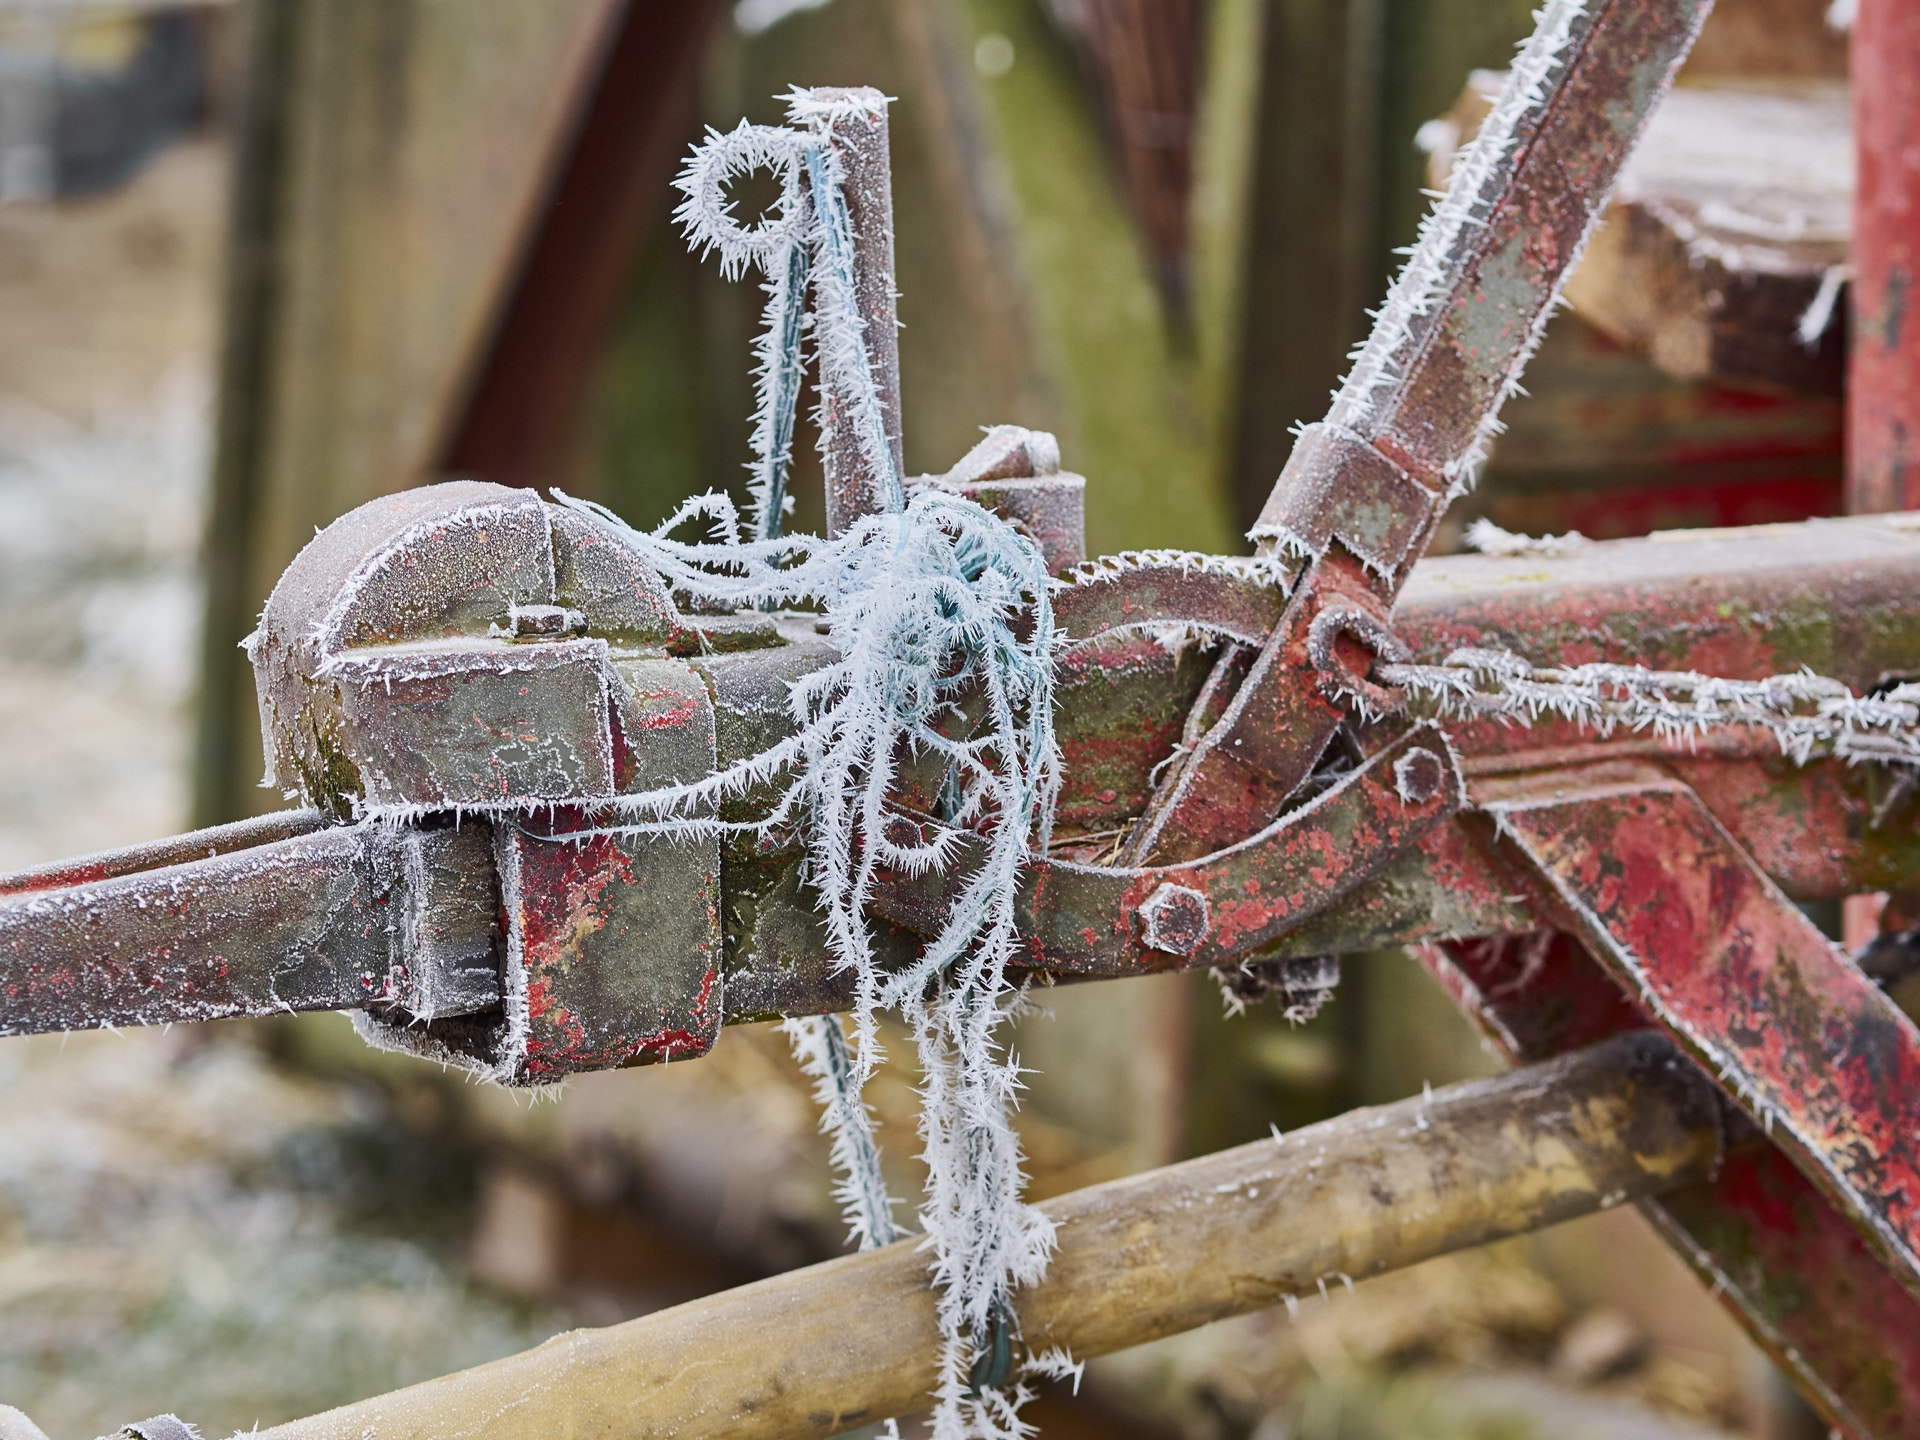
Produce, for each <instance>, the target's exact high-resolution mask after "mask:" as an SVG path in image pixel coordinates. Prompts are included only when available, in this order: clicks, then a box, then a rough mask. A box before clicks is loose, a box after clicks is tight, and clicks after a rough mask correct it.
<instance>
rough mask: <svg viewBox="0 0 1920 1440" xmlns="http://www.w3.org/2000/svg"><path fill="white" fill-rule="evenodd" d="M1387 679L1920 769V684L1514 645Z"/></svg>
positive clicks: (1606, 723)
mask: <svg viewBox="0 0 1920 1440" xmlns="http://www.w3.org/2000/svg"><path fill="white" fill-rule="evenodd" d="M1377 674H1378V678H1379V679H1380V681H1381V683H1383V684H1386V685H1395V686H1399V687H1401V688H1403V689H1405V690H1407V691H1409V692H1410V693H1411V694H1413V695H1415V696H1416V697H1419V698H1421V699H1424V700H1425V701H1426V702H1427V703H1428V704H1429V705H1430V706H1432V707H1433V708H1434V709H1435V710H1437V711H1438V712H1439V713H1440V714H1442V715H1451V716H1458V717H1462V718H1466V719H1495V720H1499V721H1501V722H1503V723H1506V724H1519V725H1531V724H1532V723H1533V722H1534V721H1535V720H1537V719H1539V718H1540V717H1541V716H1543V715H1550V716H1555V717H1557V718H1559V719H1562V720H1570V721H1573V722H1574V723H1575V724H1578V725H1582V726H1585V727H1586V728H1588V729H1590V730H1596V731H1598V732H1599V733H1601V734H1603V735H1604V734H1609V733H1611V732H1612V731H1614V730H1620V729H1625V730H1649V731H1652V732H1653V734H1654V735H1655V736H1656V737H1658V738H1659V739H1662V740H1680V741H1685V742H1687V743H1689V744H1691V743H1693V742H1694V741H1696V740H1698V739H1699V738H1700V737H1701V736H1703V735H1705V734H1706V733H1707V732H1708V731H1709V730H1715V729H1722V728H1727V727H1740V726H1747V727H1756V728H1759V729H1762V730H1765V731H1767V732H1768V733H1770V734H1771V735H1772V736H1773V738H1774V740H1775V741H1776V742H1777V743H1778V744H1779V746H1780V751H1781V753H1782V754H1783V755H1785V756H1786V757H1787V758H1788V759H1790V760H1792V761H1794V762H1795V763H1796V764H1801V765H1804V764H1806V763H1807V762H1808V761H1809V760H1812V759H1814V758H1815V757H1816V756H1817V755H1823V754H1824V755H1834V756H1837V757H1839V758H1840V759H1843V760H1846V761H1847V762H1848V763H1850V764H1860V763H1862V762H1866V761H1873V762H1877V763H1880V764H1892V765H1901V766H1905V767H1908V768H1916V767H1920V684H1900V685H1894V686H1892V687H1890V688H1889V689H1887V690H1885V691H1882V692H1880V693H1877V694H1873V695H1856V694H1854V693H1853V691H1851V690H1849V689H1848V688H1847V687H1846V686H1845V685H1843V684H1841V683H1840V682H1839V681H1838V680H1833V679H1829V678H1828V677H1826V676H1824V675H1816V674H1814V673H1813V672H1812V671H1811V670H1801V671H1797V672H1795V673H1793V674H1789V675H1770V676H1768V677H1766V678H1765V679H1762V680H1728V679H1723V678H1721V677H1719V676H1714V675H1702V674H1700V673H1699V672H1697V671H1693V670H1650V669H1648V668H1647V667H1645V666H1643V665H1616V664H1608V663H1604V662H1602V663H1596V664H1591V665H1535V664H1533V663H1532V662H1531V661H1529V660H1527V659H1525V658H1524V657H1522V656H1519V655H1516V654H1514V653H1513V652H1512V651H1510V650H1473V649H1466V650H1455V651H1454V652H1453V653H1452V654H1450V655H1448V656H1447V658H1446V660H1445V661H1444V662H1442V663H1441V664H1439V665H1403V664H1390V665H1383V666H1381V667H1380V668H1379V670H1378V672H1377Z"/></svg>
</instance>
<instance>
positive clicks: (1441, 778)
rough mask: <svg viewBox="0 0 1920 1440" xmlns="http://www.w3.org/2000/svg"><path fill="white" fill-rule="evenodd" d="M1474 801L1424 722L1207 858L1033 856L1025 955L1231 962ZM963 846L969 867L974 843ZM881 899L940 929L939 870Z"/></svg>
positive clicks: (1091, 960)
mask: <svg viewBox="0 0 1920 1440" xmlns="http://www.w3.org/2000/svg"><path fill="white" fill-rule="evenodd" d="M1464 798H1465V789H1464V785H1463V783H1462V780H1461V777H1460V771H1459V766H1458V764H1457V763H1456V762H1455V760H1454V758H1453V754H1452V752H1451V750H1449V748H1448V746H1447V741H1446V737H1445V736H1444V735H1442V734H1441V733H1440V731H1439V729H1438V728H1437V727H1435V726H1431V725H1421V726H1416V727H1414V728H1413V729H1412V730H1411V731H1410V732H1409V733H1408V734H1406V735H1404V736H1402V737H1401V738H1400V739H1399V740H1397V741H1396V742H1394V743H1393V744H1391V745H1388V746H1386V747H1385V748H1383V749H1382V750H1380V751H1379V752H1378V753H1376V754H1374V755H1373V756H1371V757H1369V758H1368V759H1367V760H1366V761H1365V762H1364V763H1362V764H1361V765H1360V766H1359V767H1358V768H1357V769H1355V770H1354V771H1352V772H1351V773H1349V774H1347V775H1344V776H1342V777H1341V778H1340V779H1339V780H1338V781H1336V782H1335V783H1334V784H1333V785H1332V786H1331V787H1330V788H1329V789H1327V790H1326V791H1324V792H1323V793H1322V794H1320V795H1319V796H1316V797H1315V798H1314V799H1313V800H1312V801H1310V802H1308V803H1307V804H1305V805H1303V806H1301V807H1300V808H1299V809H1297V810H1293V811H1290V812H1288V813H1287V814H1286V815H1284V816H1282V817H1281V818H1280V819H1278V820H1276V821H1274V822H1273V824H1271V825H1269V826H1267V827H1266V829H1264V830H1262V831H1261V832H1260V833H1259V834H1257V835H1254V836H1251V837H1250V838H1248V839H1246V840H1243V841H1241V842H1240V843H1239V844H1238V845H1233V846H1229V847H1228V848H1227V849H1225V850H1222V851H1220V852H1218V853H1217V854H1214V855H1209V856H1206V857H1204V858H1202V859H1200V860H1196V861H1193V862H1191V863H1187V864H1179V865H1146V866H1134V867H1117V866H1104V865H1087V864H1076V863H1074V862H1071V861H1066V860H1036V861H1034V862H1033V863H1032V864H1031V865H1029V866H1028V867H1027V870H1026V872H1025V874H1024V876H1023V877H1022V880H1021V887H1020V904H1019V915H1020V920H1021V924H1020V931H1021V935H1022V937H1023V938H1024V940H1025V942H1026V948H1027V956H1026V963H1027V965H1028V966H1029V967H1030V968H1031V969H1034V970H1039V971H1045V972H1047V973H1048V974H1051V975H1054V976H1058V977H1071V978H1088V979H1092V978H1099V977H1112V976H1121V975H1138V974H1147V973H1151V972H1152V971H1155V970H1165V969H1171V968H1175V967H1178V968H1187V967H1189V966H1220V965H1228V964H1232V963H1234V962H1236V961H1239V960H1242V959H1244V958H1246V957H1247V956H1249V955H1252V954H1254V953H1255V952H1256V951H1258V950H1260V949H1261V948H1262V947H1264V946H1266V945H1268V944H1271V943H1272V942H1273V941H1274V940H1275V939H1277V938H1279V937H1280V936H1281V935H1283V934H1285V933H1286V932H1287V931H1289V930H1292V929H1295V928H1297V927H1298V926H1299V925H1300V924H1301V923H1302V922H1304V921H1305V920H1307V919H1309V918H1310V917H1312V916H1313V915H1316V914H1318V913H1319V912H1321V911H1322V910H1325V909H1326V908H1327V907H1328V906H1330V905H1332V904H1334V903H1335V902H1336V901H1338V900H1339V899H1340V898H1341V897H1342V896H1343V895H1345V894H1347V893H1348V892H1349V891H1350V890H1352V889H1353V888H1354V887H1355V886H1356V885H1359V884H1360V883H1361V882H1363V881H1365V880H1368V879H1371V878H1372V877H1374V876H1375V875H1377V874H1379V873H1380V871H1381V870H1383V869H1385V868H1386V866H1387V865H1388V864H1389V863H1390V862H1391V861H1392V860H1393V859H1394V858H1395V857H1396V856H1398V855H1399V854H1401V853H1402V852H1403V851H1405V850H1406V849H1407V848H1408V847H1410V846H1412V845H1414V844H1415V843H1417V842H1418V841H1419V840H1420V838H1421V837H1422V836H1424V835H1426V834H1427V833H1428V832H1429V831H1431V830H1432V829H1433V828H1434V827H1435V826H1436V825H1439V824H1440V823H1442V822H1443V821H1445V820H1446V819H1447V818H1448V817H1449V816H1451V815H1452V814H1453V813H1454V811H1456V810H1457V809H1458V808H1459V806H1460V803H1461V801H1462V800H1463V799H1464ZM961 855H962V858H961V861H960V863H961V865H962V866H963V867H964V865H965V863H966V851H965V848H964V847H963V848H962V851H961ZM872 909H873V911H874V913H875V914H877V915H880V916H882V917H883V918H885V919H888V920H891V921H893V922H894V923H895V924H897V925H899V926H901V927H903V928H904V929H907V930H909V931H912V932H914V933H916V934H921V935H927V936H931V935H935V934H938V933H939V930H940V927H941V925H942V923H943V920H944V917H945V913H946V897H945V895H944V893H943V887H942V883H941V877H940V876H931V877H929V876H911V877H909V876H890V877H887V878H886V879H885V880H883V882H882V883H881V884H880V885H879V886H878V887H877V889H876V891H875V895H874V901H873V905H872Z"/></svg>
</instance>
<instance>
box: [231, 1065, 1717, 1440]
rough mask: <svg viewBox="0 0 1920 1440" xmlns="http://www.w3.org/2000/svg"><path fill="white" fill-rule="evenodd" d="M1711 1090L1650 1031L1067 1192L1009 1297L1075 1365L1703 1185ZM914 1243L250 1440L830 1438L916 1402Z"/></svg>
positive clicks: (925, 1365)
mask: <svg viewBox="0 0 1920 1440" xmlns="http://www.w3.org/2000/svg"><path fill="white" fill-rule="evenodd" d="M1720 1115H1721V1111H1720V1102H1719V1100H1718V1098H1717V1096H1716V1095H1715V1092H1714V1090H1713V1087H1712V1086H1711V1085H1709V1084H1708V1083H1707V1082H1706V1081H1705V1080H1704V1079H1702V1078H1701V1077H1700V1075H1699V1074H1698V1072H1697V1071H1695V1070H1694V1069H1693V1067H1692V1066H1691V1065H1689V1064H1687V1063H1686V1062H1685V1061H1684V1060H1682V1059H1680V1058H1679V1056H1678V1055H1677V1054H1676V1053H1675V1052H1674V1050H1673V1048H1672V1047H1671V1045H1670V1044H1669V1043H1668V1042H1666V1041H1665V1040H1663V1039H1661V1038H1659V1037H1657V1036H1652V1035H1636V1036H1625V1037H1621V1038H1620V1039H1617V1040H1613V1041H1609V1042H1607V1043H1605V1044H1602V1045H1598V1046H1595V1047H1594V1048H1593V1049H1591V1050H1588V1051H1585V1052H1582V1053H1580V1054H1578V1055H1572V1056H1568V1057H1566V1058H1564V1059H1562V1060H1558V1061H1554V1062H1550V1063H1548V1064H1546V1065H1541V1066H1535V1067H1533V1068H1531V1069H1527V1070H1522V1071H1518V1072H1516V1073H1514V1074H1512V1075H1507V1076H1503V1077H1501V1078H1499V1079H1496V1080H1481V1081H1474V1082H1471V1083H1468V1084H1464V1085H1455V1086H1450V1087H1448V1088H1447V1089H1445V1090H1441V1091H1438V1092H1436V1093H1435V1094H1433V1095H1432V1096H1430V1097H1426V1098H1422V1099H1415V1100H1407V1101H1402V1102H1401V1103H1399V1104H1397V1105H1389V1106H1384V1107H1382V1108H1380V1109H1376V1110H1361V1111H1356V1112H1354V1113H1352V1114H1348V1115H1344V1116H1342V1117H1340V1118H1339V1119H1336V1120H1331V1121H1328V1122H1326V1123H1324V1124H1321V1125H1315V1126H1311V1127H1309V1128H1307V1129H1304V1130H1299V1131H1296V1132H1294V1133H1293V1134H1292V1135H1290V1136H1288V1137H1287V1138H1286V1139H1285V1140H1283V1141H1281V1142H1279V1143H1277V1144H1276V1143H1275V1142H1273V1141H1271V1140H1262V1141H1258V1142H1256V1143H1255V1144H1252V1145H1245V1146H1241V1147H1240V1148H1239V1149H1236V1150H1228V1151H1225V1152H1223V1153H1221V1154H1218V1155H1211V1156H1207V1157H1205V1158H1203V1159H1199V1160H1191V1161H1188V1162H1186V1163H1185V1164H1181V1165H1175V1166H1171V1167H1168V1168H1167V1169H1164V1170H1156V1171H1153V1172H1151V1173H1148V1174H1145V1175H1137V1176H1134V1177H1132V1178H1130V1179H1126V1180H1119V1181H1115V1182H1112V1183H1110V1184H1106V1185H1098V1186H1094V1187H1092V1188H1091V1189H1087V1190H1082V1191H1077V1192H1075V1193H1074V1194H1071V1195H1066V1196H1062V1197H1060V1198H1058V1199H1055V1200H1051V1201H1048V1202H1046V1203H1045V1204H1044V1205H1043V1206H1042V1207H1041V1208H1042V1209H1043V1210H1045V1211H1046V1212H1047V1214H1048V1215H1049V1216H1050V1217H1051V1218H1052V1219H1053V1220H1054V1222H1055V1223H1056V1224H1057V1225H1058V1227H1059V1237H1060V1246H1059V1250H1058V1251H1057V1253H1056V1254H1055V1256H1054V1259H1053V1263H1052V1265H1051V1267H1050V1269H1049V1272H1048V1275H1047V1278H1046V1279H1045V1280H1044V1281H1042V1282H1041V1283H1040V1284H1039V1285H1037V1286H1035V1287H1034V1288H1033V1289H1031V1290H1029V1291H1025V1292H1022V1294H1021V1295H1020V1296H1019V1297H1017V1304H1018V1308H1019V1312H1020V1321H1021V1333H1022V1334H1023V1336H1024V1337H1025V1342H1026V1344H1027V1346H1028V1347H1029V1348H1030V1349H1031V1350H1033V1351H1040V1350H1043V1349H1045V1348H1047V1347H1049V1346H1064V1347H1066V1348H1067V1349H1069V1350H1070V1351H1071V1352H1072V1353H1073V1354H1074V1355H1075V1356H1076V1357H1081V1358H1090V1357H1092V1356H1095V1355H1101V1354H1106V1353H1108V1352H1110V1351H1114V1350H1119V1349H1124V1348H1126V1347H1128V1346H1131V1345H1138V1344H1142V1343H1144V1342H1146V1341H1148V1340H1153V1339H1157V1338H1159V1337H1161V1336H1164V1335H1170V1334H1175V1333H1178V1332H1180V1331H1183V1330H1190V1329H1193V1328H1195V1327H1197V1326H1200V1325H1204V1324H1206V1323H1208V1322H1209V1321H1212V1320H1217V1319H1221V1318H1223V1317H1225V1316H1228V1315H1236V1314H1243V1313H1245V1312H1247V1311H1250V1310H1258V1309H1263V1308H1265V1307H1267V1306H1270V1305H1274V1304H1277V1303H1279V1302H1281V1301H1282V1300H1284V1299H1287V1298H1289V1297H1291V1296H1296V1295H1299V1296H1305V1295H1311V1294H1313V1293H1314V1292H1315V1291H1316V1290H1317V1289H1318V1288H1320V1286H1321V1285H1323V1284H1330V1283H1335V1282H1339V1281H1341V1280H1344V1279H1353V1280H1360V1279H1364V1278H1366V1277H1368V1276H1371V1275H1377V1274H1380V1273H1383V1272H1385V1271H1388V1270H1393V1269H1397V1268H1400V1267H1402V1266H1406V1265H1412V1264H1415V1263H1417V1262H1419V1261H1421V1260H1425V1259H1428V1258H1431V1257H1432V1256H1435V1255H1441V1254H1445V1253H1447V1252H1449V1251H1453V1250H1458V1249H1462V1248H1465V1247H1468V1246H1472V1245H1480V1244H1485V1243H1487V1242H1488V1241H1491V1240H1495V1239H1499V1238H1502V1237H1504V1236H1508V1235H1515V1234H1521V1233H1525V1232H1527V1231H1531V1230H1535V1229H1539V1228H1541V1227H1543V1226H1547V1225H1552V1224H1557V1223H1559V1222H1560V1221H1563V1220H1569V1219H1572V1218H1574V1217H1575V1216H1579V1215H1586V1214H1591V1213H1593V1212H1594V1211H1596V1210H1603V1209H1606V1208H1608V1207H1610V1206H1613V1205H1616V1204H1620V1203H1622V1202H1624V1201H1627V1200H1631V1199H1634V1198H1637V1197H1639V1196H1643V1195H1648V1194H1654V1193H1658V1192H1661V1191H1665V1190H1670V1189H1673V1188H1676V1187H1678V1186H1681V1185H1685V1184H1688V1183H1691V1182H1695V1181H1699V1180H1701V1179H1704V1178H1705V1177H1707V1176H1709V1175H1711V1174H1712V1173H1713V1172H1714V1170H1715V1169H1716V1167H1717V1166H1718V1164H1719V1161H1720V1155H1721V1148H1722V1139H1721V1120H1720ZM926 1265H927V1260H926V1256H925V1254H924V1252H922V1251H921V1250H920V1248H919V1241H918V1240H917V1239H911V1240H905V1241H901V1242H900V1243H898V1244H895V1245H890V1246H888V1247H886V1248H885V1249H881V1250H875V1251H869V1252H867V1253H866V1254H863V1255H857V1256H849V1257H847V1258H845V1259H840V1260H833V1261H829V1262H827V1263H826V1264H824V1265H816V1266H812V1267H810V1268H808V1269H805V1270H799V1271H795V1272H793V1273H791V1274H787V1275H782V1276H779V1277H777V1278H774V1279H771V1280H765V1281H762V1282H760V1283H758V1284H755V1285H749V1286H746V1287H744V1288H742V1289H739V1290H733V1291H729V1292H727V1293H725V1294H722V1295H716V1296H712V1297H710V1298H708V1299H705V1300H700V1301H695V1302H694V1303H692V1304H689V1305H682V1306H679V1307H677V1308H676V1309H672V1310H667V1311H662V1312H660V1313H658V1314H655V1315H650V1316H646V1317H643V1318H641V1319H639V1320H633V1321H629V1322H627V1323H626V1324H624V1325H617V1326H613V1327H611V1328H608V1329H604V1330H578V1331H573V1332H571V1333H569V1334H566V1335H562V1336H559V1337H557V1338H555V1339H553V1340H550V1341H548V1342H547V1343H546V1344H545V1345H542V1346H540V1347H539V1348H537V1349H534V1350H530V1351H527V1352H525V1353H523V1354H521V1355H516V1356H513V1357H511V1358H508V1359H505V1360H500V1361H496V1362H494V1363H492V1364H488V1365H481V1366H477V1367H475V1368H474V1369H471V1370H467V1371H464V1372H462V1373H461V1374H459V1375H456V1376H449V1377H447V1378H446V1379H443V1380H433V1381H428V1382H427V1383H425V1384H423V1385H416V1386H414V1387H412V1388H411V1389H408V1390H403V1391H399V1392H397V1393H395V1394H392V1395H386V1396H381V1397H379V1398H376V1399H372V1400H365V1401H361V1402H360V1403H358V1404H354V1405H348V1406H345V1407H343V1408H341V1409H338V1410H332V1411H328V1412H327V1413H326V1414H324V1415H316V1416H313V1417H311V1418H309V1419H305V1420H296V1421H293V1422H291V1423H289V1424H285V1425H279V1426H275V1427H274V1428H272V1429H270V1430H264V1431H261V1432H260V1434H259V1440H363V1437H366V1436H377V1437H378V1440H458V1437H478V1436H482V1435H484V1436H486V1437H487V1440H523V1437H524V1440H535V1437H538V1440H547V1437H549V1436H553V1435H581V1436H586V1435H620V1436H622V1437H624V1440H645V1437H649V1436H675V1437H678V1440H702V1437H720V1436H725V1437H728V1440H748V1437H757V1436H765V1437H775V1436H778V1437H782V1440H785V1437H797V1436H806V1435H818V1436H828V1435H835V1434H839V1433H841V1432H842V1431H845V1430H849V1429H852V1428H854V1427H856V1426H858V1425H862V1424H865V1423H868V1422H870V1421H873V1420H877V1419H880V1418H882V1417H884V1416H888V1415H896V1414H901V1413H905V1412H908V1411H912V1410H915V1409H918V1408H920V1407H921V1406H923V1405H924V1404H925V1403H926V1401H927V1398H928V1389H929V1386H930V1383H931V1381H932V1380H933V1377H934V1366H935V1357H936V1355H937V1353H938V1345H939V1335H938V1329H937V1327H936V1325H935V1321H934V1299H933V1295H932V1293H931V1291H930V1290H929V1288H928V1286H927V1277H926Z"/></svg>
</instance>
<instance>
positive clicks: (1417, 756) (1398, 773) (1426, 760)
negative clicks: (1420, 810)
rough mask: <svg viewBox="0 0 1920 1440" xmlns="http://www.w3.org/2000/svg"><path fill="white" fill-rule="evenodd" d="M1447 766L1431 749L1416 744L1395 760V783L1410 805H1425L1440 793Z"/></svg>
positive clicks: (1395, 786) (1401, 796)
mask: <svg viewBox="0 0 1920 1440" xmlns="http://www.w3.org/2000/svg"><path fill="white" fill-rule="evenodd" d="M1446 778H1447V767H1446V766H1445V765H1443V764H1441V763H1440V757H1439V756H1438V755H1436V754H1434V753H1433V751H1431V750H1427V749H1423V748H1421V747H1420V746H1418V745H1416V746H1415V747H1414V748H1413V749H1411V750H1409V751H1407V753H1406V754H1404V755H1402V756H1401V757H1400V758H1399V759H1398V760H1396V761H1394V762H1393V785H1394V788H1395V789H1396V790H1398V791H1399V792H1400V798H1401V799H1402V800H1404V801H1406V803H1407V804H1409V805H1424V804H1426V803H1427V802H1428V801H1429V800H1431V799H1433V797H1434V796H1436V795H1438V794H1439V793H1440V787H1441V785H1442V784H1444V783H1445V782H1446Z"/></svg>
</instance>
